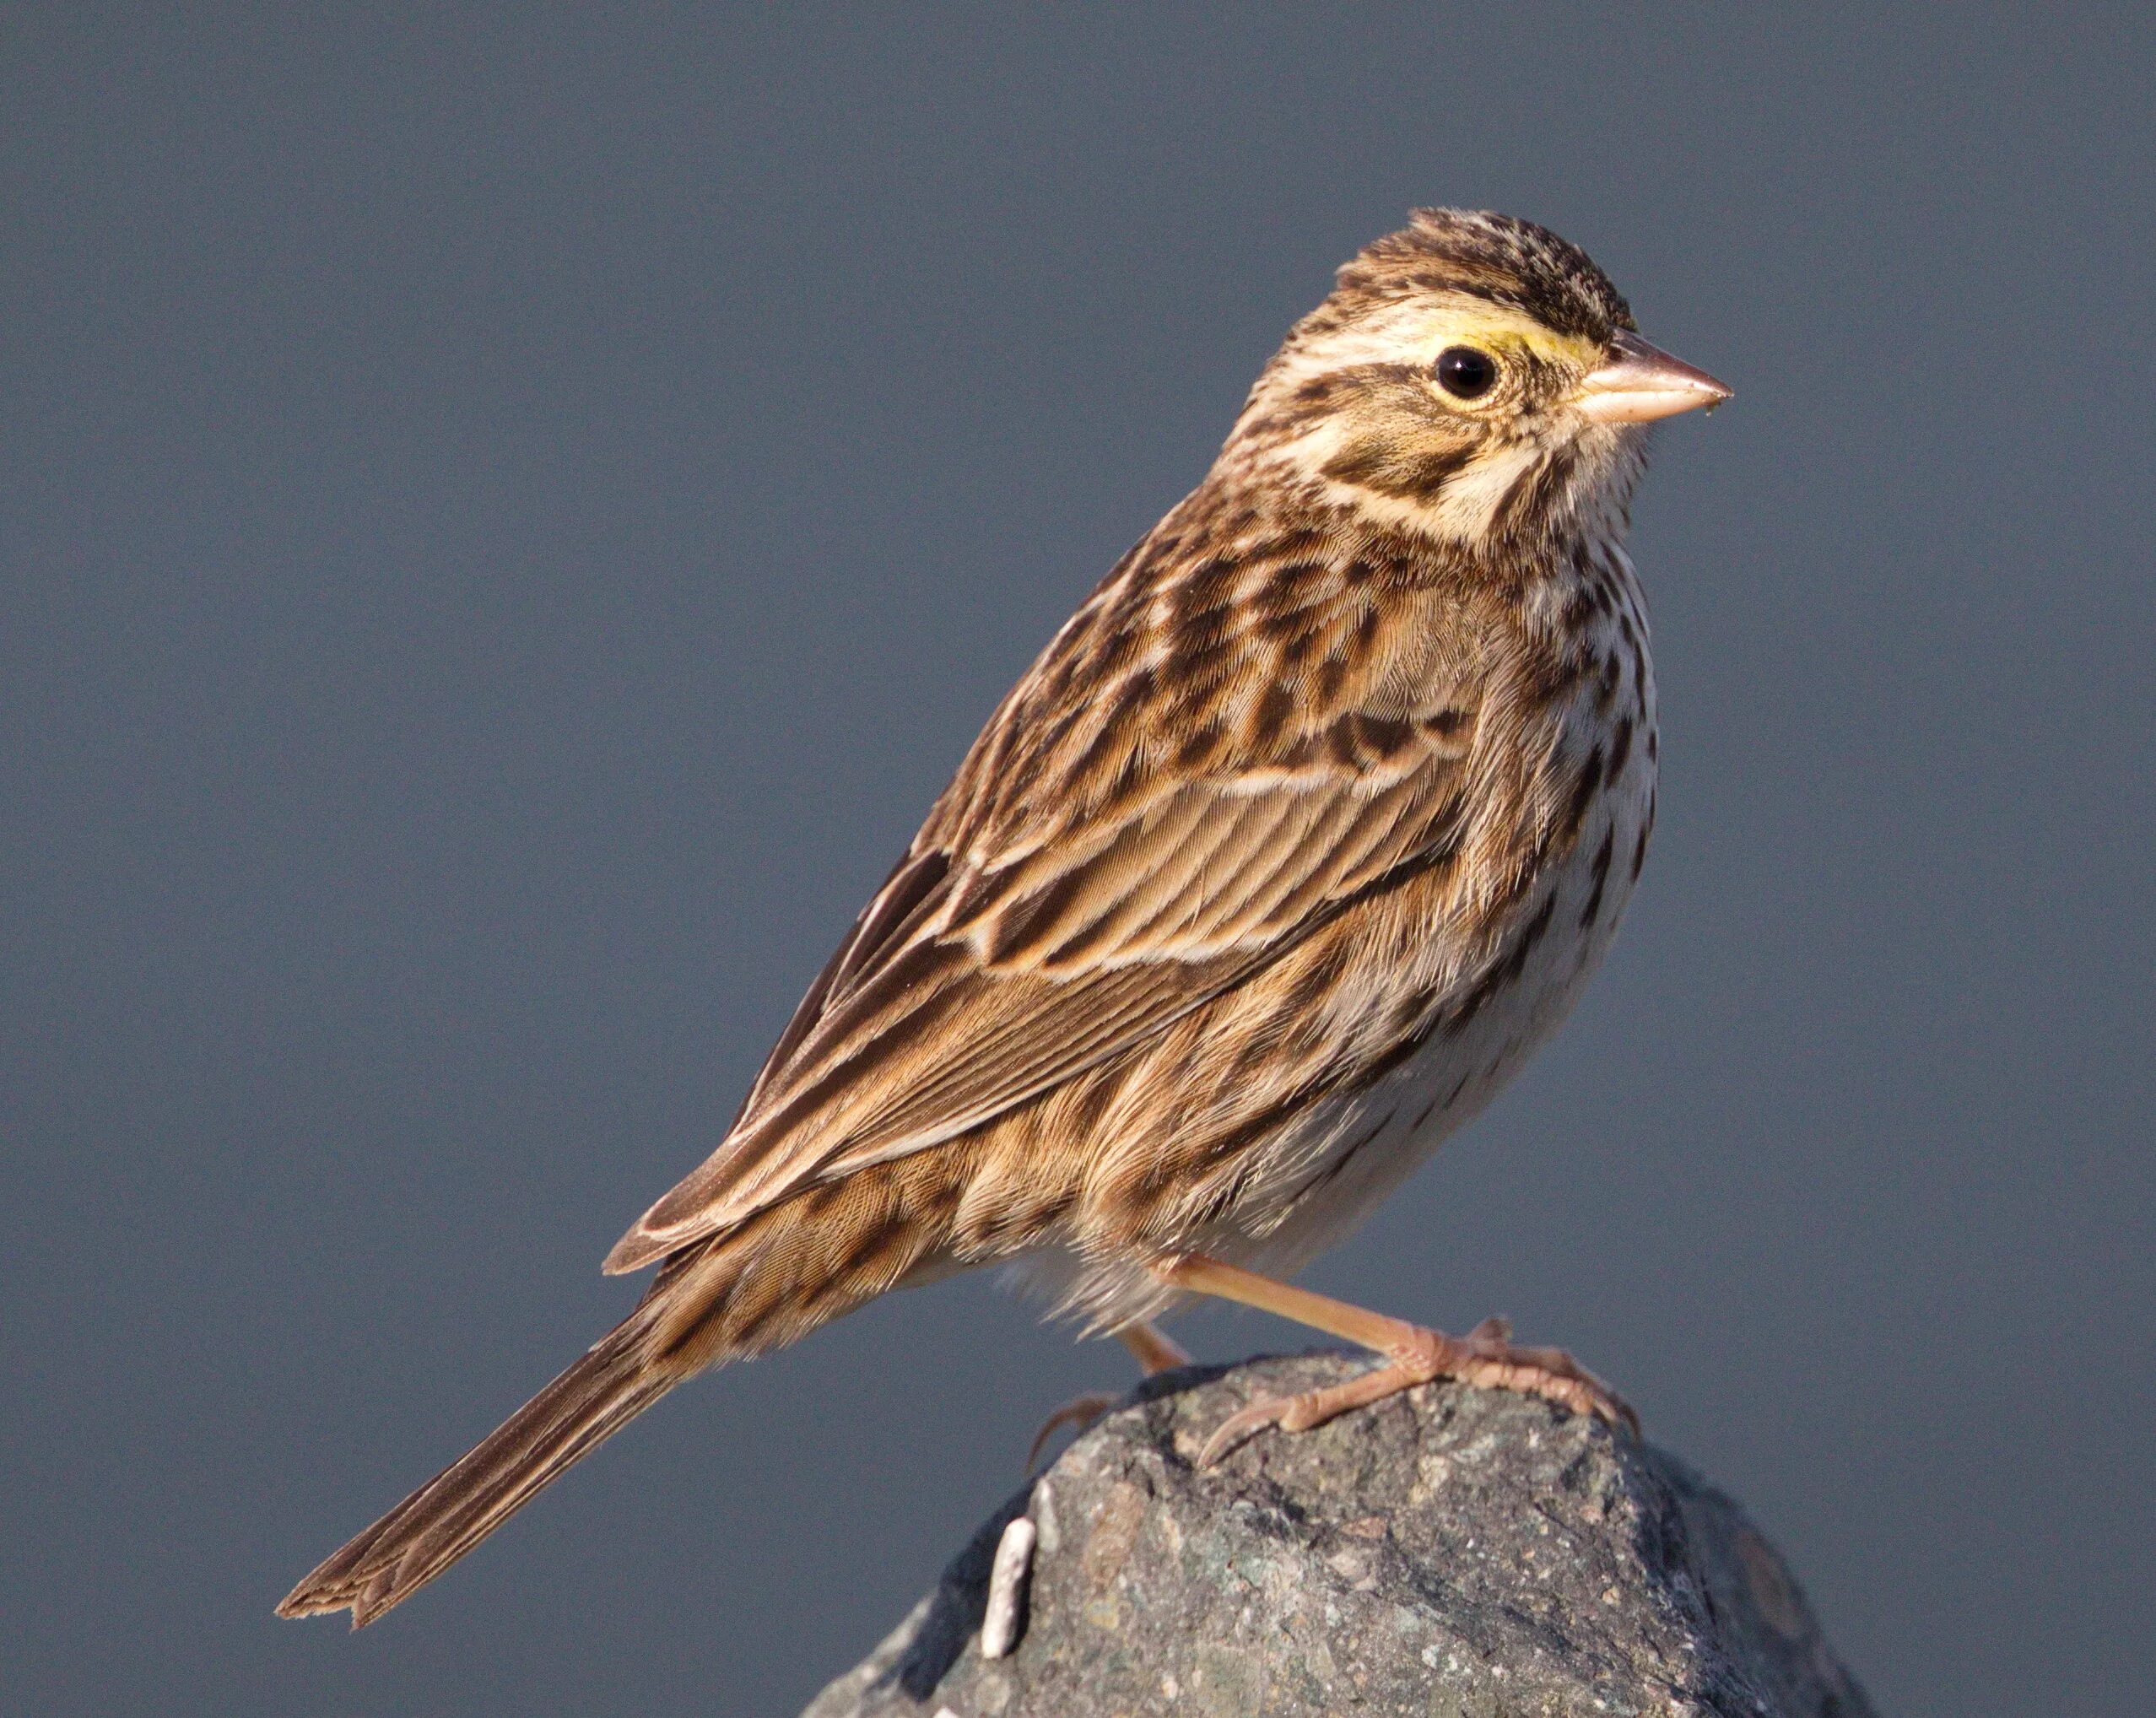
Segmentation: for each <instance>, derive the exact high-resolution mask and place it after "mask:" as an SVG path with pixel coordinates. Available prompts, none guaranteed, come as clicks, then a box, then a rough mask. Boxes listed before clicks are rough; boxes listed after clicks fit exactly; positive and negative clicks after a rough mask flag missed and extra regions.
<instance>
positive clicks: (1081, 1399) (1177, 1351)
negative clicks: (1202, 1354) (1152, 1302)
mask: <svg viewBox="0 0 2156 1718" xmlns="http://www.w3.org/2000/svg"><path fill="white" fill-rule="evenodd" d="M1116 1341H1118V1342H1120V1343H1122V1345H1123V1346H1124V1347H1125V1348H1128V1349H1129V1350H1130V1351H1131V1355H1132V1359H1135V1360H1137V1364H1138V1370H1140V1371H1141V1372H1143V1374H1144V1375H1146V1376H1147V1377H1148V1378H1150V1377H1152V1376H1154V1375H1155V1374H1156V1373H1160V1372H1172V1371H1174V1370H1175V1368H1176V1367H1178V1366H1187V1365H1189V1364H1190V1363H1191V1356H1190V1351H1189V1350H1188V1349H1187V1348H1185V1347H1184V1346H1183V1345H1182V1344H1181V1343H1179V1342H1177V1341H1176V1340H1175V1338H1174V1337H1171V1336H1169V1335H1167V1334H1166V1333H1164V1332H1163V1331H1161V1330H1160V1329H1159V1326H1155V1325H1151V1324H1148V1323H1147V1322H1146V1321H1144V1320H1143V1319H1141V1320H1139V1321H1137V1323H1136V1324H1133V1325H1127V1326H1124V1327H1123V1328H1122V1329H1121V1330H1119V1331H1117V1332H1116ZM1121 1400H1122V1397H1120V1396H1114V1395H1111V1394H1110V1393H1109V1392H1108V1391H1105V1390H1089V1391H1087V1392H1086V1393H1085V1394H1084V1395H1083V1396H1074V1397H1072V1398H1071V1399H1070V1400H1069V1401H1068V1402H1065V1403H1064V1404H1063V1405H1062V1407H1059V1408H1057V1409H1056V1411H1055V1413H1051V1414H1050V1415H1049V1416H1048V1418H1046V1419H1045V1420H1043V1421H1042V1422H1041V1423H1040V1430H1039V1431H1037V1432H1035V1434H1033V1445H1032V1447H1031V1448H1030V1449H1029V1450H1028V1451H1026V1452H1025V1471H1026V1472H1027V1473H1028V1474H1031V1473H1032V1472H1033V1471H1034V1469H1035V1467H1036V1466H1037V1465H1038V1464H1039V1462H1040V1452H1041V1451H1042V1450H1043V1449H1044V1448H1046V1445H1047V1443H1048V1440H1049V1439H1051V1438H1052V1437H1054V1436H1055V1435H1056V1433H1057V1432H1059V1431H1061V1430H1062V1429H1063V1428H1064V1427H1065V1426H1076V1427H1077V1428H1078V1435H1079V1436H1081V1437H1082V1436H1083V1435H1084V1434H1085V1433H1086V1432H1087V1430H1089V1429H1090V1428H1091V1426H1092V1424H1093V1423H1094V1421H1095V1420H1097V1419H1099V1418H1100V1416H1101V1415H1103V1414H1104V1413H1107V1412H1108V1410H1109V1409H1110V1408H1111V1407H1115V1405H1116V1403H1117V1402H1121Z"/></svg>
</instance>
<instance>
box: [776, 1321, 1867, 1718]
mask: <svg viewBox="0 0 2156 1718" xmlns="http://www.w3.org/2000/svg"><path fill="white" fill-rule="evenodd" d="M1368 1364H1370V1363H1369V1361H1368V1360H1367V1359H1363V1358H1354V1359H1351V1358H1348V1357H1345V1356H1340V1355H1322V1354H1321V1355H1310V1356H1305V1357H1303V1358H1301V1359H1273V1360H1259V1361H1253V1362H1251V1363H1250V1364H1247V1365H1243V1366H1238V1367H1234V1368H1231V1369H1228V1370H1225V1371H1223V1370H1218V1369H1208V1368H1192V1369H1190V1370H1186V1371H1183V1372H1177V1373H1171V1374H1169V1375H1166V1376H1164V1377H1162V1378H1159V1379H1155V1380H1151V1381H1150V1382H1149V1383H1148V1385H1147V1386H1145V1387H1144V1389H1143V1390H1142V1391H1139V1392H1138V1394H1137V1397H1135V1398H1133V1400H1132V1403H1131V1404H1130V1405H1128V1406H1126V1407H1123V1408H1122V1409H1121V1410H1119V1411H1118V1412H1117V1413H1114V1414H1112V1415H1110V1417H1109V1418H1106V1419H1105V1420H1103V1421H1102V1422H1101V1423H1100V1424H1099V1425H1098V1426H1096V1427H1095V1428H1094V1429H1093V1430H1092V1431H1091V1432H1089V1434H1087V1435H1086V1436H1085V1437H1083V1438H1082V1439H1080V1440H1078V1443H1076V1444H1075V1445H1073V1446H1072V1447H1071V1449H1070V1450H1069V1451H1067V1452H1066V1453H1065V1454H1064V1456H1063V1457H1062V1460H1061V1461H1058V1462H1056V1465H1055V1467H1053V1468H1051V1470H1050V1471H1049V1472H1047V1473H1046V1475H1045V1476H1043V1478H1041V1479H1040V1481H1039V1482H1038V1483H1036V1484H1035V1485H1034V1486H1033V1487H1031V1488H1029V1490H1028V1491H1026V1492H1024V1493H1021V1494H1019V1495H1018V1496H1017V1497H1015V1498H1013V1499H1012V1500H1011V1501H1010V1503H1009V1504H1008V1505H1005V1507H1004V1508H1003V1509H1002V1510H999V1511H998V1512H997V1514H996V1515H995V1516H994V1517H993V1518H992V1519H991V1520H990V1521H988V1522H987V1523H986V1525H984V1526H982V1528H981V1532H979V1533H978V1534H977V1535H975V1537H974V1540H973V1542H971V1543H970V1545H968V1546H967V1547H966V1548H965V1550H964V1551H963V1552H961V1553H959V1557H958V1559H957V1560H956V1561H955V1562H954V1563H953V1564H951V1566H950V1568H949V1569H948V1570H947V1571H946V1572H945V1574H944V1576H943V1580H942V1582H941V1583H940V1584H939V1585H938V1587H937V1589H936V1590H935V1591H933V1592H932V1593H931V1594H929V1595H928V1596H927V1597H926V1598H924V1599H923V1600H922V1601H921V1603H920V1604H919V1605H918V1606H916V1607H915V1609H914V1611H913V1613H912V1614H911V1615H910V1616H909V1617H907V1618H906V1619H905V1622H904V1623H901V1624H900V1626H899V1628H898V1629H896V1630H895V1631H894V1632H893V1634H891V1635H890V1636H889V1639H887V1640H884V1642H883V1644H882V1645H880V1646H878V1648H877V1649H876V1650H875V1652H874V1653H873V1654H872V1655H871V1656H870V1657H869V1658H868V1660H867V1661H866V1662H865V1663H863V1664H862V1665H861V1666H860V1667H858V1668H856V1670H854V1671H853V1672H851V1673H850V1674H848V1675H846V1676H845V1677H841V1678H840V1680H839V1681H837V1682H835V1683H832V1684H831V1686H830V1687H829V1688H826V1689H825V1690H824V1693H823V1694H821V1695H819V1697H818V1698H817V1699H816V1700H815V1702H814V1703H813V1704H812V1705H810V1707H809V1708H808V1712H807V1713H806V1714H804V1715H803V1718H901V1715H903V1718H938V1715H939V1714H944V1713H948V1715H950V1718H1118V1715H1128V1718H1136V1715H1138V1714H1143V1713H1156V1712H1176V1713H1185V1712H1187V1713H1192V1714H1204V1715H1218V1718H1252V1715H1256V1714H1296V1715H1301V1714H1319V1713H1324V1714H1334V1713H1356V1714H1364V1715H1372V1718H1375V1715H1381V1714H1382V1715H1391V1714H1396V1713H1397V1714H1407V1713H1413V1714H1414V1715H1416V1718H1515V1715H1528V1714H1536V1715H1541V1714H1552V1715H1554V1714H1565V1715H1571V1714H1609V1715H1612V1718H1626V1715H1634V1714H1639V1715H1648V1714H1651V1715H1656V1718H1663V1715H1672V1718H1673V1715H1678V1714H1685V1715H1691V1714H1709V1713H1711V1714H1716V1715H1728V1718H1737V1715H1746V1718H1750V1715H1756V1714H1772V1715H1775V1718H1869V1715H1870V1714H1871V1712H1872V1707H1871V1705H1870V1704H1869V1703H1868V1702H1867V1700H1866V1699H1865V1698H1864V1695H1863V1694H1862V1692H1861V1691H1860V1690H1859V1689H1858V1688H1857V1687H1856V1683H1855V1682H1854V1681H1853V1680H1852V1679H1851V1677H1850V1676H1849V1674H1848V1672H1846V1671H1845V1670H1844V1669H1843V1668H1842V1667H1841V1666H1840V1663H1839V1662H1838V1661H1836V1659H1835V1658H1834V1655H1833V1653H1832V1652H1831V1651H1830V1650H1829V1648H1828V1646H1827V1644H1826V1642H1825V1640H1824V1639H1823V1638H1822V1637H1821V1635H1820V1634H1819V1629H1818V1623H1816V1622H1814V1621H1813V1618H1812V1614H1811V1612H1810V1610H1809V1609H1808V1608H1807V1606H1806V1604H1805V1602H1804V1596H1803V1594H1802V1592H1801V1591H1799V1590H1798V1588H1797V1583H1796V1581H1795V1580H1794V1579H1793V1578H1792V1577H1791V1575H1790V1573H1789V1571H1788V1569H1786V1567H1785V1566H1784V1565H1783V1564H1782V1562H1781V1559H1780V1557H1779V1556H1778V1555H1777V1554H1776V1553H1775V1551H1774V1549H1773V1548H1772V1547H1770V1545H1769V1544H1768V1543H1767V1542H1766V1541H1765V1540H1764V1538H1762V1537H1760V1535H1759V1532H1758V1530H1757V1529H1756V1528H1754V1527H1753V1526H1752V1525H1751V1524H1750V1523H1749V1522H1748V1521H1746V1520H1745V1518H1744V1515H1743V1512H1742V1511H1741V1510H1739V1509H1738V1508H1737V1505H1735V1504H1734V1503H1733V1502H1732V1501H1731V1500H1730V1499H1728V1498H1726V1497H1725V1496H1723V1495H1722V1494H1721V1493H1720V1492H1717V1491H1716V1490H1715V1489H1713V1488H1711V1487H1710V1486H1709V1485H1707V1484H1706V1483H1705V1481H1703V1480H1701V1479H1700V1478H1699V1477H1698V1476H1697V1475H1696V1474H1694V1472H1692V1471H1691V1470H1690V1469H1689V1468H1688V1467H1685V1466H1684V1465H1683V1463H1682V1462H1680V1461H1677V1460H1676V1459H1675V1458H1674V1457H1672V1456H1668V1455H1666V1454H1664V1453H1663V1452H1662V1451H1659V1450H1656V1449H1654V1448H1652V1447H1651V1446H1645V1447H1643V1446H1641V1445H1636V1444H1634V1443H1632V1442H1630V1441H1629V1440H1627V1439H1624V1438H1623V1437H1621V1436H1618V1435H1614V1434H1612V1433H1611V1432H1610V1431H1609V1430H1608V1428H1606V1427H1603V1426H1602V1425H1599V1424H1595V1423H1592V1422H1590V1421H1586V1420H1582V1419H1580V1418H1574V1417H1572V1416H1570V1415H1568V1414H1565V1413H1562V1412H1560V1411H1559V1410H1558V1409H1556V1408H1554V1407H1549V1406H1548V1405H1547V1404H1545V1403H1543V1402H1537V1401H1532V1400H1528V1399H1526V1398H1523V1397H1516V1396H1507V1395H1501V1394H1498V1393H1494V1392H1491V1391H1479V1390H1469V1389H1464V1388H1461V1387H1459V1386H1451V1385H1441V1386H1433V1387H1430V1388H1428V1389H1424V1390H1418V1391H1413V1393H1411V1394H1410V1395H1408V1396H1405V1397H1398V1398H1396V1399H1395V1400H1393V1401H1391V1402H1385V1403H1382V1404H1381V1405H1379V1406H1378V1407H1374V1408H1369V1409H1364V1410H1363V1411H1361V1412H1359V1413H1353V1414H1349V1415H1347V1416H1345V1417H1343V1418H1341V1419H1338V1420H1336V1421H1334V1422H1333V1423H1332V1424H1331V1425H1329V1426H1326V1427H1323V1428H1321V1429H1318V1430H1316V1431H1314V1432H1307V1433H1304V1434H1300V1435H1298V1436H1294V1437H1286V1436H1283V1435H1281V1434H1278V1433H1277V1432H1268V1433H1264V1434H1260V1435H1259V1436H1258V1437H1257V1438H1256V1439H1254V1440H1251V1442H1249V1443H1247V1444H1246V1445H1244V1446H1243V1447H1242V1448H1241V1449H1240V1451H1236V1452H1235V1454H1233V1455H1231V1456H1229V1457H1228V1458H1227V1459H1226V1460H1225V1461H1223V1462H1221V1463H1220V1465H1219V1466H1218V1467H1216V1468H1213V1469H1212V1470H1210V1471H1208V1472H1198V1471H1197V1470H1196V1469H1195V1468H1194V1467H1192V1465H1191V1463H1192V1461H1193V1459H1194V1457H1195V1456H1196V1455H1197V1451H1198V1449H1199V1447H1200V1445H1202V1443H1203V1441H1204V1439H1205V1435H1206V1434H1207V1433H1208V1432H1209V1431H1210V1430H1211V1429H1213V1427H1214V1426H1216V1425H1218V1424H1219V1423H1220V1421H1221V1420H1222V1419H1223V1418H1225V1417H1226V1416H1227V1415H1228V1414H1229V1413H1231V1412H1233V1411H1234V1410H1235V1408H1237V1407H1240V1406H1241V1405H1242V1404H1243V1403H1244V1402H1247V1401H1249V1400H1250V1399H1251V1397H1252V1396H1253V1395H1256V1394H1267V1395H1273V1394H1281V1393H1285V1392H1287V1391H1293V1390H1297V1389H1304V1388H1307V1387H1309V1386H1311V1385H1313V1384H1318V1383H1326V1382H1332V1381H1335V1380H1339V1379H1342V1378H1344V1377H1347V1376H1349V1375H1352V1374H1353V1373H1354V1372H1355V1371H1357V1370H1360V1369H1361V1368H1363V1367H1364V1366H1367V1365H1368ZM1020 1510H1025V1511H1026V1512H1027V1513H1029V1514H1030V1515H1032V1517H1033V1519H1034V1521H1035V1524H1036V1526H1038V1528H1039V1530H1040V1545H1039V1549H1038V1551H1037V1552H1036V1553H1035V1559H1034V1567H1033V1581H1032V1590H1031V1597H1030V1602H1029V1607H1028V1612H1027V1618H1026V1624H1025V1630H1024V1634H1022V1635H1021V1637H1020V1638H1019V1643H1018V1645H1017V1648H1016V1650H1014V1651H1013V1652H1012V1653H1011V1654H1010V1656H1008V1657H1005V1658H1002V1659H999V1660H997V1661H993V1662H987V1661H983V1660H982V1658H981V1651H980V1640H979V1630H980V1626H981V1611H982V1606H983V1603H984V1601H985V1597H986V1583H987V1578H988V1569H989V1564H990V1560H991V1559H992V1557H993V1556H994V1554H995V1549H996V1542H997V1536H998V1535H999V1534H1000V1532H1002V1527H1003V1525H1004V1523H1005V1522H1006V1521H1008V1520H1009V1519H1010V1518H1011V1517H1012V1516H1013V1515H1015V1514H1017V1513H1018V1512H1019V1511H1020Z"/></svg>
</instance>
